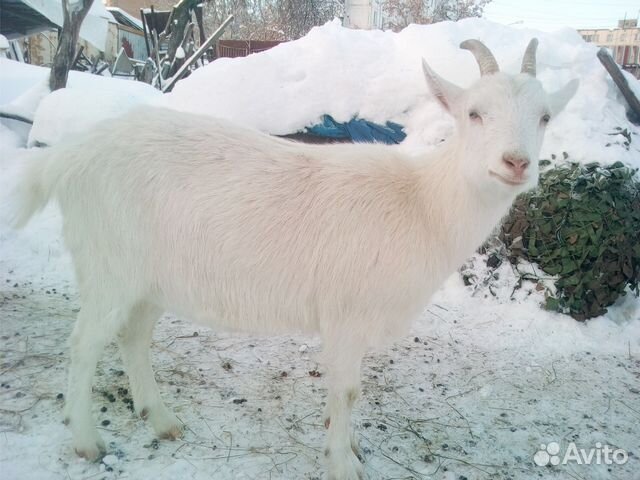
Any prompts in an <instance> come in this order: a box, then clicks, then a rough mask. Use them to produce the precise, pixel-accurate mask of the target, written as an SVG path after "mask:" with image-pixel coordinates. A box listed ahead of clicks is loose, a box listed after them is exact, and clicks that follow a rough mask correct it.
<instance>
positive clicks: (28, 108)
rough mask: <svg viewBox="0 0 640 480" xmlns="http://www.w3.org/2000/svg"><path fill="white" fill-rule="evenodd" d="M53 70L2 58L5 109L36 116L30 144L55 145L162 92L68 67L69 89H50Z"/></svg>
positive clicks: (1, 94)
mask: <svg viewBox="0 0 640 480" xmlns="http://www.w3.org/2000/svg"><path fill="white" fill-rule="evenodd" d="M48 79H49V69H48V68H43V67H36V66H34V65H27V64H24V63H19V62H14V61H12V60H7V59H0V85H1V86H2V87H1V88H0V104H3V107H2V110H3V111H4V112H10V113H15V114H18V115H21V116H23V117H26V118H31V119H33V128H31V131H30V132H29V133H28V135H29V137H28V145H29V146H32V145H38V144H45V145H54V144H56V143H58V142H60V141H61V140H63V139H64V138H67V137H73V136H74V135H76V134H79V133H81V132H83V131H86V130H88V129H90V128H92V127H93V126H95V125H96V124H97V123H98V122H100V121H102V120H106V119H113V118H117V117H119V116H121V115H123V114H124V113H125V112H127V111H128V110H130V109H131V108H133V107H135V106H136V105H140V104H143V103H149V102H151V101H152V100H154V99H156V98H158V97H160V96H161V94H160V92H159V91H158V90H156V89H154V88H153V87H151V86H150V85H147V84H146V83H142V82H131V81H124V80H118V79H112V78H109V77H103V76H100V75H92V74H89V73H83V72H70V73H69V81H68V88H64V89H61V90H57V91H55V92H53V93H50V94H49V90H48Z"/></svg>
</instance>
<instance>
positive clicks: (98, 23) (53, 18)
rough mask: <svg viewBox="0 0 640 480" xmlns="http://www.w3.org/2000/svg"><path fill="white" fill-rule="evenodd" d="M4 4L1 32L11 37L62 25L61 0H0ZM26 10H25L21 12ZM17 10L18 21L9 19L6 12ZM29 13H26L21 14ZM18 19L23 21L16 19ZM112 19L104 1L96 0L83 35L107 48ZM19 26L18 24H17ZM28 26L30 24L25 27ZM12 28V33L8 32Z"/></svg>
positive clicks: (84, 22) (85, 20) (99, 45)
mask: <svg viewBox="0 0 640 480" xmlns="http://www.w3.org/2000/svg"><path fill="white" fill-rule="evenodd" d="M0 2H1V6H2V24H3V26H2V34H3V35H6V36H7V37H9V38H18V37H21V36H26V35H30V34H33V33H37V32H39V31H42V30H44V29H47V28H55V27H56V26H59V27H61V26H62V23H63V14H62V1H61V0H0ZM22 11H24V12H22ZM12 12H15V13H16V17H15V19H16V21H15V22H14V23H13V25H12V24H9V23H8V22H7V19H6V16H7V15H10V14H11V13H12ZM21 12H22V13H26V15H24V14H21ZM17 19H19V20H20V22H21V23H17ZM109 22H115V20H114V18H113V16H112V15H111V14H110V13H109V12H108V11H107V10H106V8H105V6H104V5H103V4H102V2H101V1H94V2H93V5H92V6H91V9H90V10H89V13H88V14H87V17H86V18H85V19H84V21H83V22H82V28H80V38H82V39H84V40H86V41H88V42H89V43H91V44H92V45H93V46H95V47H96V48H97V49H99V50H102V51H104V49H105V44H106V40H107V30H108V28H109ZM14 26H15V27H17V28H14ZM26 27H28V28H26ZM5 28H11V31H12V33H11V34H7V33H5Z"/></svg>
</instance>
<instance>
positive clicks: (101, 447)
mask: <svg viewBox="0 0 640 480" xmlns="http://www.w3.org/2000/svg"><path fill="white" fill-rule="evenodd" d="M74 450H75V452H76V455H78V456H79V457H81V458H84V459H85V460H87V461H88V462H98V461H100V460H101V459H102V457H104V456H105V454H106V453H107V447H106V446H105V444H104V442H103V441H102V439H100V438H98V439H97V440H95V441H93V442H92V443H91V444H89V445H83V446H79V445H77V446H75V447H74Z"/></svg>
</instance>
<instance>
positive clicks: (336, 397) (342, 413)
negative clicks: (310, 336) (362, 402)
mask: <svg viewBox="0 0 640 480" xmlns="http://www.w3.org/2000/svg"><path fill="white" fill-rule="evenodd" d="M325 342H326V345H327V347H328V348H327V349H326V351H325V356H326V358H327V359H328V361H327V367H328V370H329V372H328V374H329V375H328V377H329V395H328V398H327V407H326V409H325V413H324V416H325V419H324V420H325V426H327V428H328V431H327V443H326V449H325V457H326V461H327V469H328V474H329V475H328V477H329V480H359V479H362V478H363V468H362V464H361V463H360V460H359V459H358V457H357V455H356V452H355V450H356V449H355V442H354V437H353V432H352V429H351V411H352V409H353V405H354V404H355V402H356V400H357V399H358V397H359V396H360V385H361V384H360V365H361V363H362V356H363V354H364V352H363V351H361V350H359V349H358V346H357V345H358V344H357V343H352V342H348V341H345V339H344V338H342V341H340V342H336V343H332V342H330V341H328V340H325Z"/></svg>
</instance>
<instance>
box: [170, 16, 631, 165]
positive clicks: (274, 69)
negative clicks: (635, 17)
mask: <svg viewBox="0 0 640 480" xmlns="http://www.w3.org/2000/svg"><path fill="white" fill-rule="evenodd" d="M533 36H536V37H538V38H539V39H540V46H539V49H538V78H539V79H540V80H541V81H542V83H543V85H544V86H545V88H546V89H548V90H549V91H554V90H556V89H559V88H560V87H562V86H563V85H564V84H565V83H566V82H567V81H569V80H571V79H572V78H579V79H580V81H581V85H580V89H579V91H578V93H577V95H576V97H575V98H574V100H573V101H572V102H571V103H570V104H569V106H568V107H567V110H566V111H565V112H564V113H563V114H562V115H561V116H560V117H558V118H557V119H556V120H555V121H554V122H553V123H552V125H551V126H550V128H549V130H548V133H547V137H546V142H545V146H544V148H543V152H542V155H543V156H544V157H548V156H550V155H551V154H552V153H556V154H560V153H561V152H562V151H567V152H569V154H570V155H571V157H572V158H573V159H576V160H580V161H586V162H589V161H601V162H606V163H608V162H612V161H615V160H622V161H626V162H627V163H630V164H635V165H636V166H640V155H639V154H638V152H639V150H638V147H637V145H638V144H640V138H639V139H638V140H636V145H633V147H635V148H632V149H631V150H629V151H627V150H625V149H624V147H623V146H622V145H615V144H614V145H612V146H610V147H606V146H605V145H606V144H607V143H612V137H611V136H609V135H608V134H610V133H612V132H614V128H615V127H622V128H627V129H629V130H631V131H633V132H634V133H635V134H636V135H637V134H638V132H639V129H638V128H636V127H633V126H632V125H631V124H630V123H629V122H628V121H627V119H626V117H625V109H624V106H623V103H622V100H621V96H620V95H619V92H618V91H617V88H616V87H615V85H614V84H613V82H612V81H611V80H610V78H609V77H608V76H607V74H606V72H605V70H604V69H603V68H602V66H601V65H600V63H599V62H598V60H597V58H596V52H597V48H596V47H595V46H593V45H590V44H587V43H585V42H584V41H583V40H582V38H581V37H580V35H578V33H577V32H576V31H574V30H571V29H569V28H566V29H562V30H559V31H556V32H553V33H544V32H540V31H535V30H530V29H522V28H520V29H515V28H512V27H508V26H504V25H499V24H496V23H493V22H489V21H486V20H482V19H469V20H463V21H460V22H457V23H452V22H444V23H438V24H434V25H428V26H423V25H420V26H419V25H411V26H409V27H408V28H406V29H405V30H403V31H402V32H400V33H393V32H382V31H363V30H350V29H346V28H342V27H341V26H340V25H339V23H338V22H336V21H334V22H330V23H327V24H326V25H324V26H323V27H318V28H314V29H313V30H311V32H310V33H309V34H308V35H307V36H305V37H304V38H302V39H300V40H297V41H295V42H289V43H285V44H282V45H279V46H278V47H276V48H273V49H271V50H268V51H266V52H263V53H259V54H255V55H251V56H249V57H246V58H235V59H228V58H223V59H219V60H217V61H215V62H213V63H212V64H210V65H208V66H206V67H205V68H202V69H199V70H197V71H195V72H194V73H193V74H192V75H191V76H190V77H188V78H186V79H184V80H182V81H180V82H178V84H177V85H176V87H175V89H174V91H173V92H172V93H171V94H169V95H166V96H165V97H164V98H163V100H164V102H165V104H166V105H168V106H171V107H173V108H176V109H179V110H185V111H191V112H196V113H202V114H208V115H215V116H218V117H224V118H228V119H230V120H233V121H235V122H238V123H242V124H245V125H250V126H253V127H255V128H258V129H260V130H263V131H265V132H269V133H273V134H287V133H292V132H295V131H297V130H300V129H302V128H304V127H305V126H309V125H312V124H314V123H316V122H318V121H319V120H320V117H321V116H322V115H323V114H330V115H331V116H333V117H334V118H335V119H336V120H338V121H347V120H349V119H351V118H352V117H354V116H359V117H362V118H365V119H367V120H372V121H376V122H384V121H387V120H392V121H395V122H398V123H401V124H403V125H405V126H406V131H407V133H408V137H407V139H406V140H405V142H404V145H405V146H406V147H408V148H414V147H418V148H420V147H423V146H425V145H433V144H435V143H437V142H438V141H439V140H440V139H442V138H443V137H446V136H447V135H449V134H450V133H451V130H452V122H451V119H449V118H448V117H447V116H446V115H444V114H443V113H442V110H441V109H440V107H439V105H437V103H436V102H435V101H434V99H433V97H432V96H431V95H430V93H429V92H428V90H427V87H426V85H425V82H424V79H423V76H422V71H421V66H420V58H421V57H424V58H425V59H427V61H428V62H429V63H430V64H431V66H432V67H433V68H434V69H435V70H436V71H437V72H438V73H440V74H441V75H443V76H444V77H445V78H447V79H449V80H451V81H453V82H454V83H457V84H459V85H461V86H469V85H470V84H471V83H473V81H474V80H475V79H477V78H478V76H479V72H478V67H477V65H476V63H475V60H474V59H473V56H472V55H471V54H470V53H469V52H467V51H465V50H460V49H459V48H458V45H459V44H460V42H461V41H462V40H465V39H468V38H478V39H480V40H482V41H483V42H485V43H486V44H487V45H488V46H489V48H491V50H492V51H493V52H494V54H495V56H496V58H497V60H498V63H499V64H500V66H501V68H502V70H503V71H506V72H511V73H517V72H519V69H520V63H521V61H522V55H523V53H524V49H525V47H526V45H527V43H528V42H529V40H530V39H531V37H533ZM629 79H630V82H631V83H633V86H632V88H634V89H636V90H640V86H639V85H638V81H637V80H635V79H632V78H631V77H630V76H629ZM615 140H616V139H615V138H614V139H613V142H615ZM621 143H622V142H620V144H621Z"/></svg>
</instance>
